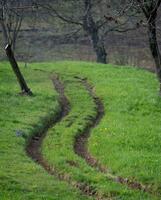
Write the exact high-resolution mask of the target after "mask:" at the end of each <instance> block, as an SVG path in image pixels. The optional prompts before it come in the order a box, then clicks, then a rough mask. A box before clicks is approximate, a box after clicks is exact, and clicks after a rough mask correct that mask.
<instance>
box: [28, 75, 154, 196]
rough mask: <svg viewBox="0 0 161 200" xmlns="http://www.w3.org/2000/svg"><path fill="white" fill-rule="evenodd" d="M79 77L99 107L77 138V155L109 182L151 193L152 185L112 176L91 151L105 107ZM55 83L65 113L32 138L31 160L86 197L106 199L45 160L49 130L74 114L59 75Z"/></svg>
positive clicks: (29, 151)
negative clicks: (89, 145) (90, 142)
mask: <svg viewBox="0 0 161 200" xmlns="http://www.w3.org/2000/svg"><path fill="white" fill-rule="evenodd" d="M75 78H76V79H78V80H79V81H80V82H81V83H82V84H83V85H84V87H85V88H86V90H87V91H88V92H89V95H90V96H91V97H92V98H93V101H94V103H95V105H96V111H97V114H96V116H95V117H93V118H92V119H91V121H90V123H87V125H86V127H85V128H84V131H83V132H82V133H80V134H78V136H77V137H76V138H75V143H74V151H75V153H76V154H77V155H79V156H80V157H82V158H83V159H85V160H86V162H87V164H88V165H90V166H91V167H94V168H95V169H96V170H98V171H100V172H102V173H104V174H105V175H106V176H107V179H108V180H109V179H110V180H112V181H114V182H117V183H120V184H123V185H126V186H127V187H129V188H130V189H137V190H141V191H145V192H149V193H151V189H150V188H148V186H145V185H143V184H142V183H139V182H136V181H131V180H129V179H127V178H123V177H119V176H116V175H113V174H112V173H110V172H109V170H108V169H107V168H106V167H105V166H103V165H101V164H100V163H99V162H98V160H96V159H95V158H94V157H93V156H91V155H90V153H89V152H88V149H87V142H88V138H89V137H90V132H91V130H92V129H93V128H95V127H96V126H97V125H98V124H99V122H100V120H101V119H102V117H103V115H104V106H103V104H102V102H101V100H100V99H99V98H98V97H96V95H95V93H94V91H93V88H92V87H91V85H90V84H89V83H88V81H87V80H86V79H82V78H80V77H75ZM52 80H53V84H54V86H55V89H56V91H57V92H58V94H59V103H60V106H61V111H60V112H59V113H57V115H56V116H54V117H53V119H51V120H49V121H48V122H46V124H45V125H44V126H43V128H42V129H41V130H40V131H39V132H37V133H35V134H34V135H33V136H32V137H31V138H30V139H29V141H28V144H27V147H26V152H27V154H28V156H29V157H31V158H32V159H33V160H34V161H35V162H37V163H38V164H39V165H41V166H42V167H43V168H44V169H45V170H46V171H47V172H48V173H49V174H50V175H53V176H55V177H57V178H58V179H59V180H62V181H66V182H67V183H69V184H70V185H72V186H73V187H75V188H77V189H79V190H80V191H81V192H82V194H84V195H86V196H91V197H93V198H94V199H104V198H103V197H100V196H99V197H98V196H97V192H96V191H95V190H93V188H92V187H91V186H90V185H88V184H82V183H80V182H77V181H73V180H71V178H70V177H69V178H68V179H67V178H66V177H65V176H64V174H61V173H59V169H55V168H54V167H53V166H50V165H49V163H48V162H47V160H45V158H44V157H43V155H42V154H41V150H40V147H41V145H42V142H43V139H44V138H45V136H46V135H47V132H48V130H49V129H50V128H51V127H53V126H54V125H56V124H57V123H58V122H60V121H61V120H62V119H63V118H64V117H66V116H67V115H68V113H69V111H70V103H69V101H68V99H67V97H66V96H65V94H64V85H63V84H62V83H61V81H60V80H59V78H58V76H57V75H55V76H54V77H53V79H52Z"/></svg>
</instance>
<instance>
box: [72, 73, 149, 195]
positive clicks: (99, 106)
mask: <svg viewBox="0 0 161 200" xmlns="http://www.w3.org/2000/svg"><path fill="white" fill-rule="evenodd" d="M75 78H76V79H78V80H79V81H80V82H81V83H82V84H83V85H84V87H85V88H86V89H87V90H88V92H89V95H90V96H91V97H92V98H93V101H94V103H95V105H96V110H97V114H96V116H95V118H93V119H92V120H91V122H92V123H90V124H87V126H86V127H85V129H84V131H83V132H82V133H80V134H78V136H77V137H76V138H75V143H74V151H75V153H76V154H77V155H79V156H80V157H82V158H83V159H85V160H86V162H87V163H88V164H89V165H90V166H91V167H94V168H95V169H97V170H98V171H100V172H102V173H104V174H106V175H107V177H108V179H111V180H112V181H114V182H117V183H120V184H123V185H126V186H127V187H129V188H130V189H137V190H141V191H144V192H148V193H152V191H151V188H149V187H148V186H146V185H144V184H142V183H140V182H138V181H132V180H130V179H128V178H124V177H120V176H116V175H114V174H112V173H111V172H110V171H109V170H108V169H107V167H105V166H103V165H102V164H100V163H99V161H98V160H96V159H95V158H94V157H93V156H92V155H91V154H90V153H89V152H88V149H87V143H88V139H89V137H90V132H91V130H92V129H93V128H95V127H96V126H97V125H98V124H99V122H100V121H101V119H102V117H103V115H104V106H103V103H102V101H101V100H100V99H99V98H98V97H97V96H96V94H95V92H94V91H93V88H92V86H91V85H90V84H89V83H88V82H87V80H86V79H84V78H80V77H77V76H76V77H75Z"/></svg>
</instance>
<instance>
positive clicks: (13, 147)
mask: <svg viewBox="0 0 161 200" xmlns="http://www.w3.org/2000/svg"><path fill="white" fill-rule="evenodd" d="M23 73H24V74H25V77H26V79H27V80H28V83H29V85H30V86H31V88H32V90H33V93H34V96H33V97H26V96H20V95H18V92H19V88H18V86H17V83H16V80H15V78H14V75H13V73H12V71H11V70H10V66H9V65H8V64H7V63H1V64H0V102H1V103H0V113H1V115H0V127H1V130H0V199H1V200H31V199H33V200H35V199H36V200H39V199H42V200H51V199H52V200H53V199H58V200H62V199H64V200H66V199H69V200H70V199H78V200H79V199H87V198H85V197H82V195H80V193H79V191H76V190H74V189H73V188H71V187H70V186H68V185H67V184H66V183H63V182H60V181H58V180H57V179H55V178H54V177H51V176H49V175H48V174H47V173H46V172H45V171H44V170H43V169H42V168H41V167H40V166H38V165H37V164H35V163H34V162H33V161H32V160H31V159H30V158H28V157H27V155H26V153H25V145H26V139H27V137H29V135H30V134H32V133H33V132H34V131H35V129H38V128H40V127H41V125H42V121H43V120H44V118H48V117H51V116H54V115H55V114H56V113H57V112H59V109H60V108H59V105H58V102H57V97H58V95H57V94H56V92H55V91H54V87H53V85H52V82H51V81H50V79H49V78H48V75H46V74H44V73H42V72H39V71H34V70H28V69H26V70H23ZM19 130H20V131H23V132H24V136H23V137H21V136H16V132H17V131H19Z"/></svg>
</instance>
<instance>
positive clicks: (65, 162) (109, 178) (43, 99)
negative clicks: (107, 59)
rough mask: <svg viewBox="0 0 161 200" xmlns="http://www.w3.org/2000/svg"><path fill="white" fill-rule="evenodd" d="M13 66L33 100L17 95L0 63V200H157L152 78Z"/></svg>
mask: <svg viewBox="0 0 161 200" xmlns="http://www.w3.org/2000/svg"><path fill="white" fill-rule="evenodd" d="M20 66H21V69H22V72H23V74H24V75H25V77H26V79H27V82H28V84H29V86H30V87H31V89H32V91H33V93H34V96H33V97H28V96H22V95H20V94H18V92H19V88H18V86H17V82H16V80H15V78H14V76H13V72H12V71H11V69H10V66H9V64H8V63H7V62H1V64H0V74H1V76H0V99H1V100H0V102H1V104H0V111H1V113H3V115H1V116H0V126H1V133H0V155H1V166H0V199H2V200H17V199H23V200H29V199H34V200H36V199H37V200H38V199H42V200H43V199H47V200H50V199H52V200H53V199H55V200H63V199H64V200H66V199H69V200H75V199H79V200H81V199H82V200H83V199H84V200H85V199H112V200H127V199H128V200H139V199H141V200H155V199H158V200H159V199H160V197H161V189H160V182H161V177H160V176H159V175H158V174H159V173H160V171H161V167H160V166H161V158H160V151H161V145H160V124H161V101H160V98H159V97H158V96H157V93H156V91H157V86H158V83H157V80H156V77H155V75H154V74H153V73H150V72H147V71H144V70H141V69H138V68H131V67H124V66H122V67H117V66H114V65H111V64H110V65H103V64H95V63H88V62H53V63H51V62H50V63H47V62H46V63H30V64H29V66H28V67H27V68H24V64H23V63H20ZM84 135H86V136H84ZM79 147H80V148H79Z"/></svg>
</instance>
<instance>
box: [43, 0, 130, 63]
mask: <svg viewBox="0 0 161 200" xmlns="http://www.w3.org/2000/svg"><path fill="white" fill-rule="evenodd" d="M122 1H123V0H117V1H116V0H78V1H75V0H69V1H65V0H59V1H58V0H53V1H50V2H49V3H40V5H41V6H42V7H44V8H46V9H47V10H48V11H49V14H50V15H51V16H53V17H57V18H59V19H60V20H62V21H64V22H66V23H68V24H71V25H73V27H76V26H77V27H79V28H80V29H81V30H83V31H85V33H87V35H88V36H89V38H90V41H91V43H92V46H93V49H94V52H95V53H96V57H97V62H100V63H107V62H108V58H107V52H106V49H105V38H106V35H107V34H108V32H110V31H120V32H121V31H123V30H124V31H125V29H124V28H125V24H126V23H127V22H128V20H129V18H128V19H127V18H126V19H125V18H124V17H123V14H124V13H123V12H119V11H118V8H119V6H120V3H121V2H122ZM126 9H127V8H126ZM107 13H108V14H107Z"/></svg>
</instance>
